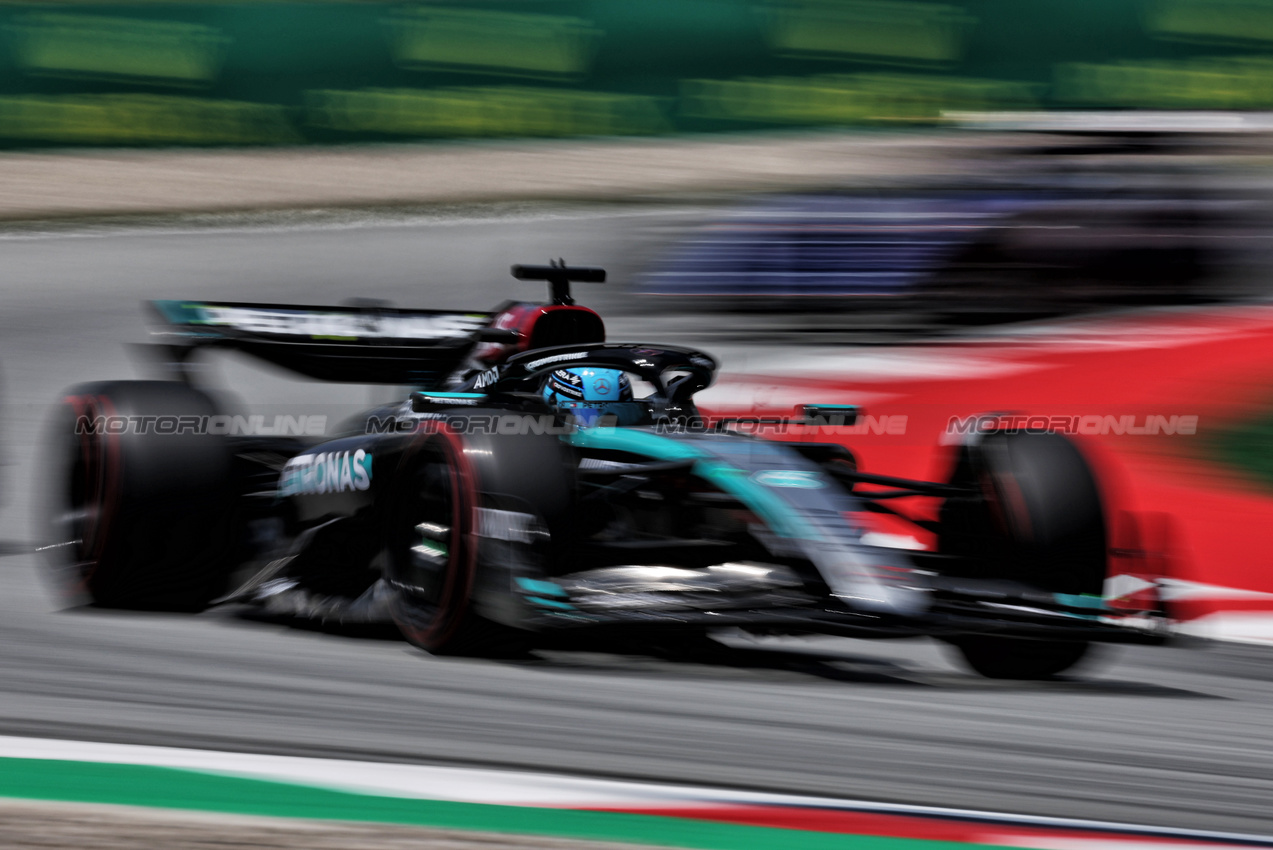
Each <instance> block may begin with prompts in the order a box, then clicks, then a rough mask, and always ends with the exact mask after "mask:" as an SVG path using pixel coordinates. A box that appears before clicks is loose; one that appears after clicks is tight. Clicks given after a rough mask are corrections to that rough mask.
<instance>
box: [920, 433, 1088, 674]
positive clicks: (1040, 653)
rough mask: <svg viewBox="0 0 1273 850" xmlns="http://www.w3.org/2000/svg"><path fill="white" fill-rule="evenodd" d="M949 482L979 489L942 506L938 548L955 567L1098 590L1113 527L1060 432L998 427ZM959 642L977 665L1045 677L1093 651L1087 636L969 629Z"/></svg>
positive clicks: (1083, 465) (965, 452) (968, 449)
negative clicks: (1031, 636)
mask: <svg viewBox="0 0 1273 850" xmlns="http://www.w3.org/2000/svg"><path fill="white" fill-rule="evenodd" d="M951 483H953V484H956V485H960V486H963V487H967V488H969V489H970V490H972V491H974V492H975V493H976V494H977V496H976V497H974V498H964V499H950V500H947V503H946V504H945V505H944V506H943V508H942V513H941V517H940V525H939V531H938V548H939V551H940V552H942V554H945V555H949V556H951V557H952V561H951V564H952V568H951V569H952V571H953V572H955V573H958V574H963V575H967V576H970V577H976V578H989V579H1010V580H1014V581H1019V582H1023V583H1026V584H1029V585H1032V586H1034V587H1037V588H1039V589H1041V590H1044V591H1049V592H1053V593H1064V594H1075V595H1080V594H1092V595H1100V594H1101V592H1102V589H1103V586H1104V581H1105V573H1106V549H1107V545H1106V526H1105V516H1104V509H1103V506H1102V503H1101V497H1100V489H1099V486H1098V484H1097V481H1096V476H1095V475H1094V473H1093V472H1092V469H1091V467H1090V466H1089V465H1088V463H1087V461H1086V459H1085V458H1084V457H1083V455H1082V453H1081V452H1080V451H1079V449H1078V447H1077V446H1075V445H1074V443H1073V442H1071V441H1070V440H1068V439H1066V438H1065V437H1063V436H1061V435H1059V434H1039V433H1028V432H1021V433H1009V432H997V433H991V434H986V435H983V436H982V437H981V438H980V439H979V440H978V441H977V442H976V443H974V444H972V445H969V446H965V447H963V449H962V450H961V454H960V457H959V459H958V462H957V463H956V466H955V470H954V472H953V474H952V476H951ZM951 643H952V644H953V645H954V646H955V647H956V648H957V649H958V650H959V652H960V653H961V655H962V656H963V658H964V660H965V661H967V663H968V665H969V666H971V667H972V668H973V669H974V670H976V671H977V672H978V673H981V674H982V675H984V676H988V677H991V678H997V679H1042V678H1049V677H1052V676H1056V675H1059V674H1061V673H1064V672H1066V671H1067V670H1070V669H1072V668H1073V667H1075V666H1076V665H1078V664H1079V662H1081V661H1083V660H1084V659H1086V658H1088V657H1089V655H1090V647H1089V645H1088V642H1086V641H1082V640H1078V641H1049V640H1025V639H1020V638H1010V637H1001V636H997V635H970V636H963V637H959V638H956V639H953V640H952V641H951Z"/></svg>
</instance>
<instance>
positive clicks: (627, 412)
mask: <svg viewBox="0 0 1273 850" xmlns="http://www.w3.org/2000/svg"><path fill="white" fill-rule="evenodd" d="M544 401H546V402H548V403H549V404H551V405H552V406H553V407H556V408H557V409H559V410H561V411H562V412H564V413H566V414H568V415H570V416H573V417H574V419H575V422H576V424H578V425H580V426H583V427H589V426H592V425H596V424H598V423H599V420H600V419H601V418H602V417H603V416H611V417H614V418H613V419H612V420H611V421H612V422H614V423H616V424H619V425H630V424H635V423H633V422H630V421H628V420H631V419H632V418H633V413H634V411H633V410H632V408H633V407H634V405H633V404H632V382H631V381H630V380H628V376H627V375H626V374H625V373H624V372H623V371H621V370H619V369H594V368H591V367H586V366H581V367H578V368H575V369H556V370H554V371H553V373H552V374H550V375H549V376H548V380H547V381H546V382H545V383H544Z"/></svg>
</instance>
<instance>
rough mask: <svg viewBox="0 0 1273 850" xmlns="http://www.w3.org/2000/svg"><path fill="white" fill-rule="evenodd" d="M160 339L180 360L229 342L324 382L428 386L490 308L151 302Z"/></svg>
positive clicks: (467, 343)
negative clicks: (456, 310)
mask: <svg viewBox="0 0 1273 850" xmlns="http://www.w3.org/2000/svg"><path fill="white" fill-rule="evenodd" d="M149 306H150V308H151V310H152V312H153V313H154V316H155V318H156V319H157V320H158V323H159V325H160V329H159V333H160V335H161V336H162V337H166V339H162V340H161V344H165V345H166V346H167V348H168V349H169V351H170V352H171V353H172V354H173V355H174V356H175V358H176V360H177V361H178V362H179V363H184V360H185V358H186V357H188V356H189V355H190V354H191V353H193V352H194V351H196V350H198V349H200V348H204V347H217V346H220V347H228V348H233V349H235V350H237V351H243V352H246V353H248V354H251V355H253V356H256V357H260V358H261V359H262V360H266V361H269V362H271V363H275V364H277V365H279V366H282V367H284V368H287V369H291V370H292V371H294V372H298V373H300V374H302V375H305V376H307V377H310V378H317V379H318V380H322V381H345V382H351V383H360V384H405V385H413V386H430V385H436V384H437V383H438V382H440V381H441V380H443V379H444V378H446V377H447V376H449V375H450V374H451V373H452V372H454V371H455V370H456V369H457V368H459V366H460V365H461V364H462V363H463V361H464V359H465V357H466V356H467V355H468V354H469V352H470V351H471V350H472V349H473V346H474V345H475V344H476V343H477V342H478V337H479V334H478V332H479V330H480V329H482V328H484V327H486V326H488V325H489V324H490V322H491V319H492V318H493V315H494V314H492V313H480V312H465V313H448V312H444V311H438V310H403V309H398V308H395V307H381V306H378V305H377V306H369V307H361V306H360V307H298V306H296V305H286V304H243V303H237V302H229V301H151V302H149Z"/></svg>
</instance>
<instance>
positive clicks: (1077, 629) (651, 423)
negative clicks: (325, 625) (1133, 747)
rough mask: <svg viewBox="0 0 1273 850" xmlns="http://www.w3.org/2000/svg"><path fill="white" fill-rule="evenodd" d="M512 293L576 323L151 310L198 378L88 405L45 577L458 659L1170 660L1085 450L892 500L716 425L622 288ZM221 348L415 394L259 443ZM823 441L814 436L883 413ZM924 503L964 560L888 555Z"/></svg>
mask: <svg viewBox="0 0 1273 850" xmlns="http://www.w3.org/2000/svg"><path fill="white" fill-rule="evenodd" d="M513 274H514V276H515V277H517V278H519V279H533V280H544V281H547V282H548V283H549V284H550V285H551V291H552V300H551V303H549V304H546V305H539V304H529V303H521V302H509V303H506V304H505V305H503V306H501V307H500V308H498V309H497V310H496V311H495V312H492V313H445V312H433V311H416V310H402V309H396V308H391V307H387V306H383V305H370V306H367V305H364V306H357V307H343V308H327V307H297V306H277V305H260V304H240V303H211V302H197V303H192V302H181V301H159V302H151V305H150V306H151V308H152V309H153V311H154V314H155V316H156V318H157V319H158V320H159V325H160V327H161V331H160V337H159V339H160V342H158V343H156V344H154V346H153V350H154V352H155V353H156V354H157V355H158V357H157V358H156V360H157V362H159V363H161V364H162V365H163V367H164V368H165V369H166V370H167V371H166V374H167V375H168V376H169V377H170V379H169V380H157V381H156V380H152V381H114V382H104V383H94V384H85V385H81V386H77V387H74V388H72V389H70V390H68V391H67V392H66V394H65V397H64V399H63V401H62V402H61V405H60V407H59V412H58V417H59V420H58V422H57V427H56V429H55V431H54V434H55V438H54V444H53V446H52V456H51V458H50V462H49V468H50V469H51V470H52V475H53V482H54V487H53V488H52V496H53V499H52V502H53V503H52V504H51V505H50V506H49V508H48V510H47V512H46V513H47V519H48V526H47V541H46V543H47V544H48V545H47V546H46V549H47V550H48V551H49V552H51V553H52V554H53V555H54V556H55V561H56V564H57V575H58V576H59V577H60V579H61V584H62V586H63V587H64V588H66V589H67V592H68V593H69V594H70V598H71V600H72V601H73V602H91V603H93V604H96V605H99V606H105V607H117V608H130V609H150V610H180V611H196V610H201V609H203V608H205V607H207V606H208V605H209V604H213V603H238V604H248V605H254V606H258V607H259V608H260V609H262V610H263V611H265V612H269V613H270V614H271V615H278V616H286V617H289V618H303V619H310V620H319V621H334V622H341V623H354V622H377V621H382V622H387V621H389V620H392V622H394V623H396V624H397V626H398V627H399V628H400V629H401V631H402V633H403V634H404V635H405V636H406V638H407V639H408V640H409V641H411V642H412V643H413V644H415V645H417V646H419V647H422V648H424V649H426V650H428V651H430V652H434V653H455V654H493V655H502V654H508V653H519V652H523V651H525V650H526V648H528V647H533V646H534V645H536V643H537V642H539V641H545V640H547V641H553V642H555V643H554V645H557V644H559V643H560V642H562V641H565V642H567V643H570V644H573V645H577V646H588V645H590V644H589V641H609V640H612V639H613V640H624V641H629V642H635V643H637V644H639V643H640V642H642V641H648V642H650V643H651V644H653V643H654V642H659V643H660V644H661V645H668V644H669V643H670V644H673V645H675V644H676V643H677V642H678V641H684V642H685V643H686V644H687V645H688V644H691V643H693V642H694V641H696V640H701V639H703V637H704V635H706V634H707V633H708V632H709V630H714V629H721V628H725V627H736V628H741V629H743V630H746V631H749V632H754V633H760V634H825V635H840V636H849V637H860V638H892V637H907V636H933V637H936V638H939V639H942V640H945V641H947V642H949V643H951V644H953V645H954V646H956V647H957V648H958V649H959V650H960V651H961V652H962V654H963V655H964V657H965V658H966V659H967V661H968V663H969V664H970V665H971V666H972V667H973V668H974V669H975V670H977V671H978V672H980V673H982V674H984V675H987V676H991V677H999V678H1039V677H1047V676H1052V675H1055V674H1057V673H1060V672H1062V671H1064V670H1067V669H1069V668H1070V667H1072V666H1073V665H1075V664H1076V663H1077V662H1079V661H1080V660H1081V659H1082V658H1083V657H1084V655H1085V653H1086V652H1087V650H1088V648H1089V645H1090V644H1092V643H1094V642H1100V641H1109V642H1156V641H1159V640H1161V639H1162V635H1163V633H1164V627H1165V624H1166V622H1167V621H1166V618H1165V615H1164V613H1163V611H1162V610H1161V608H1160V606H1159V605H1158V604H1157V602H1156V601H1155V600H1154V599H1153V598H1151V597H1152V595H1153V594H1152V593H1150V594H1148V595H1147V594H1145V593H1143V592H1142V593H1140V594H1139V595H1138V596H1137V597H1136V598H1134V599H1133V598H1131V597H1125V598H1113V594H1106V593H1105V592H1104V588H1105V587H1106V586H1107V578H1109V575H1108V574H1109V573H1110V568H1109V562H1110V556H1109V554H1108V549H1109V545H1108V540H1107V537H1108V535H1107V525H1106V519H1105V515H1104V508H1103V506H1102V498H1101V493H1100V490H1099V488H1098V484H1097V481H1096V478H1095V476H1094V474H1093V472H1092V471H1091V469H1089V466H1088V464H1087V463H1086V462H1085V460H1084V457H1083V455H1082V454H1081V453H1080V452H1079V450H1078V449H1077V448H1076V446H1075V445H1073V444H1072V443H1071V442H1070V441H1068V440H1067V439H1066V438H1064V437H1062V436H1060V435H1057V434H1046V433H1027V432H1015V433H1014V432H1005V431H991V432H982V433H977V434H974V435H972V436H971V437H970V438H969V439H968V440H967V442H966V443H965V444H964V445H962V446H960V447H959V448H958V451H957V458H956V459H955V462H954V464H953V469H952V472H951V474H950V476H949V478H948V480H946V481H942V482H924V481H912V480H903V479H899V478H894V477H890V476H883V475H876V474H868V473H866V472H863V471H861V470H860V469H859V468H858V465H857V463H856V461H855V457H854V455H853V454H852V452H851V451H850V450H849V449H847V448H845V447H844V446H842V445H840V444H838V443H836V442H826V441H823V442H807V441H806V442H776V441H771V440H765V439H759V438H757V437H754V436H748V435H745V434H741V433H738V432H737V429H735V428H732V427H731V420H728V419H715V420H713V419H711V418H710V417H704V416H703V415H702V414H701V413H700V412H699V410H698V409H697V408H696V406H695V403H694V395H695V393H696V392H698V391H699V390H702V389H704V388H705V387H707V386H708V385H709V384H710V383H711V382H712V379H713V374H714V372H715V370H716V366H717V364H716V362H715V361H714V360H713V359H712V358H711V357H710V356H708V355H706V354H704V353H702V352H699V351H694V350H690V349H686V348H677V347H671V346H663V345H628V344H616V343H608V342H606V341H605V329H604V325H603V323H602V321H601V319H600V317H598V316H597V314H596V313H594V312H593V311H591V310H589V309H587V308H585V307H581V306H577V305H575V304H574V302H573V300H572V298H571V295H570V288H569V284H570V282H571V281H593V282H600V281H603V280H604V278H605V273H604V271H603V270H601V269H592V268H567V267H566V266H565V264H564V263H562V264H560V265H556V264H555V265H550V266H514V267H513ZM218 347H228V348H231V349H235V350H238V351H242V352H247V353H250V354H253V355H256V356H258V357H260V358H263V359H265V360H267V361H270V362H272V363H275V364H278V365H282V366H284V367H287V368H289V369H291V370H293V371H295V372H298V373H300V374H301V375H304V376H308V377H310V378H317V379H321V380H326V381H345V382H357V383H380V384H389V385H402V386H408V387H414V388H415V389H413V390H411V391H410V392H409V394H408V395H407V397H406V398H404V399H402V400H401V401H400V402H398V403H395V404H391V405H386V406H381V407H378V408H375V409H372V410H369V411H367V412H366V413H365V414H364V415H361V416H358V417H356V418H355V419H354V420H353V421H350V422H347V423H345V424H344V425H343V426H342V427H341V428H340V430H339V432H338V433H335V434H327V435H324V436H322V437H307V436H306V435H304V434H285V435H260V434H255V435H248V434H236V433H234V431H235V429H234V428H233V427H232V426H233V423H234V421H235V418H234V417H231V416H229V415H228V414H226V413H224V412H223V411H221V410H219V409H218V407H217V405H216V403H214V401H213V398H212V396H210V395H209V394H208V393H206V392H204V391H202V390H200V389H198V388H196V387H195V386H193V382H192V377H191V369H190V368H189V367H190V364H191V362H192V357H193V356H194V355H196V354H197V353H198V352H200V351H202V350H205V349H209V348H218ZM800 415H801V416H802V417H803V419H804V420H808V422H810V423H812V427H814V428H815V430H816V428H817V427H821V426H824V425H825V426H828V427H832V428H834V426H835V425H837V424H840V425H843V424H844V423H846V422H848V423H849V424H852V422H853V417H854V416H856V415H857V412H856V410H855V409H853V408H850V407H827V406H817V405H810V406H807V407H805V408H804V409H803V410H802V412H801V414H800ZM907 497H924V498H929V499H938V500H940V503H941V508H940V512H939V514H936V515H935V516H936V518H935V519H930V520H927V521H925V520H914V522H916V523H919V524H921V525H923V526H924V527H925V528H926V529H927V530H928V531H929V532H935V539H936V541H937V544H936V548H935V551H902V550H898V549H893V548H888V547H886V546H881V545H875V544H877V543H878V542H879V541H880V540H881V539H884V538H886V537H887V535H880V534H874V535H872V534H871V533H870V528H871V524H872V520H873V517H877V516H880V515H883V514H892V515H894V516H899V515H903V512H901V511H898V510H897V509H896V508H894V507H892V506H893V505H895V504H897V502H896V500H897V499H903V498H907ZM1139 586H1140V587H1142V588H1143V587H1145V586H1150V587H1152V586H1153V580H1152V578H1151V579H1150V580H1149V581H1148V582H1146V581H1141V582H1140V585H1139ZM594 645H595V644H594Z"/></svg>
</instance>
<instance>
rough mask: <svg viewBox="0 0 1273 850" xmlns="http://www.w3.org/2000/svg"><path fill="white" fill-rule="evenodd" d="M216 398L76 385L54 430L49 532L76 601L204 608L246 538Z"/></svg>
mask: <svg viewBox="0 0 1273 850" xmlns="http://www.w3.org/2000/svg"><path fill="white" fill-rule="evenodd" d="M215 414H216V406H215V405H214V403H213V402H212V400H211V399H210V398H209V397H208V396H207V395H205V394H204V393H202V392H199V391H198V390H195V389H193V388H191V387H189V386H186V385H185V384H180V383H175V382H167V381H113V382H103V383H96V384H85V385H81V386H78V387H74V388H72V389H71V390H69V391H68V392H67V393H66V395H65V396H64V398H63V400H62V402H61V404H60V405H59V406H58V409H57V412H56V414H55V417H54V421H53V429H52V431H51V433H50V437H49V440H50V445H49V457H48V462H47V468H48V472H49V476H50V478H49V481H48V482H47V485H46V486H47V487H48V490H47V491H46V495H45V499H46V502H45V505H44V528H43V532H42V533H43V536H44V538H45V541H46V546H47V547H48V548H47V550H46V551H48V552H49V553H50V555H51V556H52V560H53V566H54V572H55V575H56V578H57V581H58V584H59V587H60V589H61V590H62V591H63V592H64V594H65V595H66V597H67V598H68V600H69V601H70V602H71V603H72V604H81V603H84V602H89V603H92V604H95V605H98V606H101V607H107V608H130V609H145V610H165V611H198V610H201V609H203V608H204V607H206V606H207V604H208V602H209V601H210V600H212V599H213V598H214V597H215V596H216V595H217V594H219V593H221V592H222V591H223V590H224V588H225V585H226V582H227V580H228V577H229V573H230V569H231V567H232V564H233V560H234V557H235V555H236V553H237V551H238V548H237V547H238V545H239V543H240V540H241V535H240V534H239V523H238V514H237V510H236V507H237V502H236V499H235V494H234V491H233V481H232V473H231V461H232V459H231V454H230V451H229V449H228V447H227V445H226V441H225V438H224V437H219V436H215V435H211V434H208V433H204V432H205V431H206V428H204V427H203V425H204V423H206V422H207V417H210V416H212V415H215Z"/></svg>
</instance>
